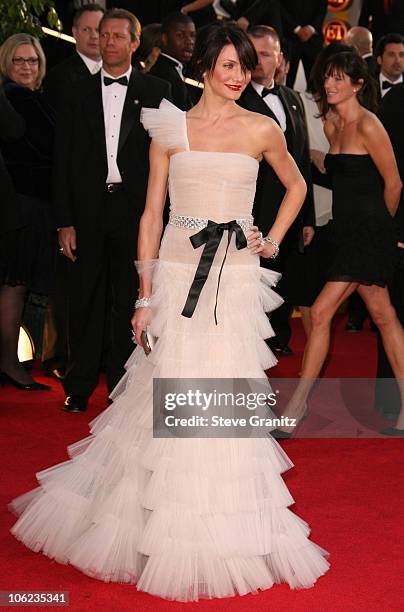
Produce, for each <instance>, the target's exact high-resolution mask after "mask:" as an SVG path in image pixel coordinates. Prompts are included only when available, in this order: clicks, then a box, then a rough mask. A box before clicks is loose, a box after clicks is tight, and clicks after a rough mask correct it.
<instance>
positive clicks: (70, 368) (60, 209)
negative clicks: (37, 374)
mask: <svg viewBox="0 0 404 612" xmlns="http://www.w3.org/2000/svg"><path fill="white" fill-rule="evenodd" d="M68 4H69V3H68ZM106 4H107V6H106ZM119 4H120V5H122V6H124V7H125V8H123V9H121V8H108V7H109V4H108V3H105V2H104V3H103V2H101V4H97V3H88V4H86V3H84V2H76V3H70V4H69V7H70V8H69V11H67V12H66V6H65V7H64V9H62V14H61V16H62V17H65V18H66V21H67V22H68V20H69V19H70V18H71V24H72V33H73V36H74V37H75V39H76V49H75V51H72V53H71V55H70V56H69V57H67V58H66V59H65V60H63V61H62V62H61V63H59V64H57V65H56V66H53V67H52V68H51V69H50V70H49V71H48V72H47V71H46V58H45V55H44V53H43V50H42V47H41V43H40V42H39V41H38V40H37V39H35V38H34V37H32V36H30V35H26V34H15V35H13V36H11V37H10V38H9V39H8V40H6V41H5V42H4V43H3V45H2V46H1V49H0V75H1V80H2V87H1V98H0V103H1V111H2V112H1V115H2V122H3V123H4V128H2V133H1V134H0V138H1V152H2V157H3V159H4V164H3V166H2V176H4V181H5V185H7V187H5V189H6V193H7V195H6V197H5V198H3V205H2V210H1V214H2V218H3V217H4V222H2V226H1V227H2V229H1V231H2V241H1V251H0V271H1V278H0V282H1V288H0V314H1V317H0V318H1V323H0V371H1V372H2V378H3V381H4V382H8V383H9V384H14V385H15V386H17V387H18V388H20V389H25V390H46V387H47V386H46V385H43V384H41V383H39V382H37V381H35V380H33V379H32V377H31V375H30V373H29V372H28V371H27V370H25V369H24V368H23V367H22V366H21V364H19V362H18V359H17V341H18V333H19V327H20V324H21V320H22V315H23V310H24V303H25V301H26V298H27V295H28V294H29V292H36V293H40V294H44V295H47V296H48V308H47V314H46V321H45V330H44V346H43V350H42V355H43V366H44V369H45V371H46V372H47V373H48V374H50V375H53V376H56V377H58V378H59V379H60V380H61V382H62V384H63V387H64V390H65V393H66V401H65V406H64V408H65V410H66V411H70V412H74V411H84V410H85V409H86V407H87V403H88V399H89V398H90V396H91V394H92V392H93V391H94V389H95V387H96V385H97V382H98V375H99V371H100V369H101V368H104V369H105V371H106V373H107V381H108V390H109V391H110V392H111V391H112V390H113V388H114V387H115V385H116V384H117V382H118V381H119V379H120V377H121V376H122V374H123V372H124V370H123V366H124V363H125V361H126V360H127V358H128V356H129V354H130V352H131V350H132V348H133V345H132V342H131V336H130V319H131V315H132V311H133V304H134V301H135V298H136V295H137V290H138V276H137V274H136V272H135V269H134V266H133V261H134V260H135V259H136V243H137V235H138V227H139V220H140V217H141V214H142V211H143V207H144V203H145V197H146V187H147V181H148V172H149V166H148V164H149V162H148V147H149V140H148V137H147V135H146V132H145V131H144V129H143V127H142V126H141V123H140V121H139V118H140V112H141V109H142V108H143V107H158V106H159V104H160V102H161V100H162V99H163V98H166V99H168V100H171V101H172V102H173V103H174V104H175V105H176V106H177V107H178V108H179V109H181V110H182V111H189V110H190V109H191V108H193V106H194V105H195V104H197V103H198V101H199V100H200V97H201V95H202V92H203V84H202V81H203V78H202V79H200V78H198V77H197V71H196V69H195V65H193V62H192V54H193V50H194V45H195V39H196V34H197V32H203V30H202V29H201V28H202V27H203V26H205V25H206V24H211V23H213V22H214V21H216V22H217V23H219V24H223V23H234V22H236V23H237V24H238V26H239V27H240V28H241V29H244V30H246V31H247V33H248V36H249V38H250V39H251V41H252V43H253V45H254V48H255V51H256V53H257V56H258V64H257V65H256V67H255V68H254V69H253V70H252V76H251V82H250V83H249V84H248V85H247V86H246V87H245V89H244V91H243V92H242V94H241V96H240V98H239V100H238V104H240V105H241V106H242V107H243V108H245V109H247V110H250V111H254V112H256V113H259V114H262V115H264V116H267V117H270V118H272V119H273V120H274V121H275V122H276V123H277V124H278V125H279V126H280V128H281V130H282V132H283V134H284V136H285V138H286V142H287V146H288V151H289V153H290V155H291V156H292V157H293V159H294V161H295V163H296V164H297V167H298V168H299V170H300V172H301V174H302V176H303V177H304V180H305V182H306V185H307V194H306V197H305V201H304V203H303V206H302V208H301V210H300V212H299V214H298V216H297V218H296V219H295V221H294V222H293V224H292V225H291V227H290V228H289V230H288V232H287V235H286V237H285V239H284V241H283V243H282V248H281V251H280V255H279V257H277V259H276V260H268V259H262V265H263V266H265V267H269V268H271V269H273V270H276V271H279V272H281V274H282V277H281V281H280V282H279V284H278V291H279V293H280V295H281V296H282V297H283V299H284V303H283V305H282V306H281V307H280V308H278V309H277V310H276V311H275V312H273V313H272V315H271V324H272V327H273V329H274V331H275V336H274V337H273V338H269V339H268V340H267V343H268V346H270V347H271V349H272V350H273V351H274V352H275V353H276V354H277V355H278V356H280V357H283V356H287V355H290V354H291V353H292V350H291V348H290V346H289V344H290V338H291V327H290V324H289V318H290V315H291V312H292V310H293V308H294V307H299V309H300V311H301V315H302V321H303V325H304V329H305V332H306V334H307V337H310V334H311V331H312V321H313V316H312V315H313V312H312V311H311V307H312V305H313V304H314V302H315V300H316V298H317V297H318V296H319V294H320V292H321V289H322V288H323V286H324V284H325V281H326V279H327V274H328V271H329V268H330V265H331V259H332V253H333V251H334V249H335V244H333V243H332V240H333V238H331V237H330V227H334V229H335V223H334V224H332V223H331V220H332V193H333V190H334V195H335V187H334V188H333V185H332V172H331V170H330V169H329V167H328V166H330V165H331V164H330V160H329V162H328V164H326V163H325V160H326V154H327V152H328V150H329V147H330V143H329V139H327V138H326V135H325V134H324V129H323V127H324V120H325V119H326V118H325V116H324V114H323V115H321V96H322V95H323V92H324V82H325V81H324V79H325V74H324V70H325V66H326V65H328V62H329V61H330V58H331V57H332V56H334V55H336V54H339V53H342V54H343V53H349V52H352V51H355V53H356V54H357V55H358V57H362V58H363V60H364V62H365V63H364V65H365V67H366V73H364V74H363V76H362V77H360V80H361V79H362V80H366V87H367V89H368V90H369V91H372V92H373V95H372V96H371V101H370V102H368V99H369V100H370V97H369V96H368V97H367V98H366V101H365V102H363V103H364V104H365V106H367V108H369V109H370V110H372V111H373V112H376V113H378V115H379V117H380V119H381V121H382V122H383V124H384V125H385V128H386V129H387V131H388V133H389V135H390V138H391V142H392V144H393V148H394V152H395V156H396V161H397V164H398V168H399V172H400V175H401V178H402V177H403V173H404V167H403V153H402V135H401V132H400V127H399V126H400V124H401V117H402V97H403V93H402V92H403V88H404V84H403V71H404V38H403V35H402V34H401V33H395V32H388V33H385V30H383V27H385V28H386V27H391V20H390V21H389V20H388V19H385V20H384V21H385V25H384V26H380V27H379V25H380V23H379V21H380V16H379V18H377V16H376V13H375V12H374V8H373V9H372V8H369V4H371V3H366V2H365V3H363V7H362V13H361V17H360V20H359V23H360V24H361V25H358V26H354V27H352V28H351V29H350V30H349V32H348V34H347V37H346V40H345V41H342V42H339V43H331V44H330V45H328V46H324V40H323V36H322V23H323V20H324V17H325V14H326V10H327V3H326V2H325V1H321V0H320V1H313V2H305V3H297V2H282V3H279V2H260V1H259V0H256V1H255V2H241V1H235V2H233V1H230V2H200V1H197V2H191V3H181V2H166V3H148V7H147V9H146V8H143V9H142V11H143V14H141V17H142V20H143V22H144V24H145V25H144V26H143V27H142V25H141V23H140V21H139V20H138V19H137V17H135V16H134V15H133V13H131V12H128V11H127V9H128V8H129V9H130V8H133V7H132V6H131V4H133V3H131V2H120V3H119ZM149 4H150V5H149ZM373 4H377V3H373ZM393 5H394V7H395V3H394V2H393V3H392V7H391V10H392V11H393V10H394V11H395V10H396V8H394V7H393ZM173 9H174V10H173ZM106 10H107V12H105V11H106ZM111 11H112V12H111ZM366 11H367V12H366ZM372 11H373V12H372ZM398 15H400V16H401V13H397V14H396V17H395V19H396V21H395V23H398V24H399V23H400V19H399V17H398ZM366 16H367V17H366ZM369 17H372V19H371V20H370V22H369ZM158 18H159V19H160V21H159V22H157V21H153V20H155V19H158ZM400 18H401V17H400ZM366 19H368V21H366ZM378 19H379V21H378ZM365 23H366V25H368V26H369V24H370V25H371V27H372V30H373V32H374V36H372V31H371V30H370V29H368V28H367V27H365V25H363V24H365ZM386 24H387V25H386ZM388 24H390V25H388ZM373 39H376V40H377V44H376V46H375V49H373ZM300 60H301V61H302V63H303V67H304V72H305V75H306V78H307V90H306V91H305V92H300V93H299V92H297V91H295V90H294V89H293V86H294V82H295V78H296V72H297V66H298V63H299V61H300ZM116 77H119V79H118V84H115V82H114V81H113V80H111V79H115V78H116ZM358 78H359V77H358ZM361 82H362V81H361ZM364 89H365V86H364V85H361V88H360V89H358V96H359V98H360V96H361V95H362V94H363V91H364ZM12 133H14V136H11V134H12ZM365 171H366V176H367V177H368V179H369V180H370V175H371V170H370V169H369V168H367V169H365ZM334 174H335V172H334ZM383 178H384V177H383ZM284 195H285V188H284V185H283V184H282V182H281V181H280V180H279V177H278V176H277V174H276V172H275V171H274V169H273V168H272V167H271V166H270V165H269V164H267V163H266V162H265V161H263V162H262V163H261V164H260V168H259V175H258V181H257V189H256V194H255V199H254V210H253V215H254V219H255V222H256V224H257V225H258V226H259V227H260V229H261V230H262V232H264V233H265V234H266V233H268V231H269V230H270V228H271V227H272V226H273V223H274V221H275V219H276V216H277V213H278V211H279V208H280V206H281V203H282V201H283V198H284ZM169 205H170V203H169V199H168V198H167V203H166V211H165V215H164V219H165V222H167V219H168V209H169ZM401 209H402V207H401V208H399V211H398V213H397V215H396V221H397V228H398V231H399V236H398V255H397V257H396V259H397V262H401V263H396V266H395V269H394V274H393V272H391V271H390V272H389V273H387V270H386V274H385V277H383V283H384V282H386V283H388V285H389V288H390V293H391V295H392V299H393V302H394V305H395V308H396V310H397V313H398V316H399V318H400V320H401V321H402V320H403V316H404V312H403V304H402V302H403V297H402V290H401V287H402V250H401V248H402V245H403V242H404V228H403V221H402V210H401ZM394 212H395V211H394ZM56 230H57V232H56ZM386 265H387V264H386ZM359 280H361V279H359ZM369 282H371V281H369ZM383 283H382V284H383ZM360 293H361V291H358V292H355V293H354V294H353V295H352V296H351V298H350V300H349V321H348V324H347V329H349V330H351V331H357V330H360V329H361V327H362V324H363V321H364V320H365V318H366V317H367V316H369V312H368V310H370V311H371V310H372V307H371V305H370V306H369V304H368V308H366V306H365V304H364V302H363V300H362V299H361V297H360V296H359V294H360ZM345 297H347V296H345ZM314 312H315V311H314ZM372 325H374V321H373V319H372ZM378 375H379V377H380V378H383V379H384V378H390V377H392V370H391V368H390V365H389V360H388V359H387V357H386V354H385V352H384V349H383V342H382V336H381V335H380V334H379V368H378ZM392 393H393V396H394V394H395V398H394V401H393V400H392V395H391V393H388V394H387V395H386V392H385V391H384V393H381V392H380V393H379V394H377V401H376V404H377V408H378V409H379V410H380V411H381V412H383V413H384V414H387V416H388V417H389V418H392V419H393V418H396V416H397V413H398V412H399V409H400V402H399V399H398V395H397V389H396V388H395V387H394V388H393V391H392ZM386 398H388V399H386Z"/></svg>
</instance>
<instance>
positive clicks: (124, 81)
mask: <svg viewBox="0 0 404 612" xmlns="http://www.w3.org/2000/svg"><path fill="white" fill-rule="evenodd" d="M112 83H119V85H124V86H125V87H127V86H128V77H127V76H121V77H119V79H110V78H109V77H107V76H105V77H104V85H106V86H107V87H108V85H112Z"/></svg>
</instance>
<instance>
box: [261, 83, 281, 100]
mask: <svg viewBox="0 0 404 612" xmlns="http://www.w3.org/2000/svg"><path fill="white" fill-rule="evenodd" d="M268 94H273V95H274V96H279V85H274V86H273V87H271V88H270V89H268V88H267V87H264V89H263V90H262V92H261V98H265V96H267V95H268Z"/></svg>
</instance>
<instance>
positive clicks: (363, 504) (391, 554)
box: [0, 319, 404, 612]
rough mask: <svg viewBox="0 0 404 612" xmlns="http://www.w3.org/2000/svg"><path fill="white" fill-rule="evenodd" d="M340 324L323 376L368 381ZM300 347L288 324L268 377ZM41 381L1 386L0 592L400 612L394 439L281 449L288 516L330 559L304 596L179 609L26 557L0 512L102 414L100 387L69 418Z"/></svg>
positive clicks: (370, 350)
mask: <svg viewBox="0 0 404 612" xmlns="http://www.w3.org/2000/svg"><path fill="white" fill-rule="evenodd" d="M343 324H344V321H343V320H342V319H339V320H338V322H337V334H336V337H335V341H334V343H333V354H332V359H331V361H330V364H329V366H328V368H327V372H326V375H327V376H331V377H332V376H349V377H366V376H369V377H370V376H373V374H374V368H375V336H374V334H373V333H372V332H370V331H368V330H366V331H363V332H362V333H360V334H347V333H346V332H344V330H343ZM303 346H304V338H303V333H302V330H301V323H300V320H297V319H295V320H294V337H293V341H292V347H293V349H294V351H295V356H294V357H288V358H283V359H282V360H281V361H280V364H279V365H278V366H277V367H276V368H274V369H273V370H272V371H271V374H273V376H295V375H296V374H297V372H298V370H299V365H300V357H301V351H302V349H303ZM39 379H40V380H42V382H48V381H49V380H50V379H41V378H39ZM51 384H52V387H53V391H52V392H49V393H38V394H35V393H26V392H22V391H17V390H14V389H12V388H11V387H2V388H1V399H0V419H1V429H0V432H1V433H0V443H1V453H2V466H3V469H2V470H1V500H0V512H1V525H2V531H1V541H0V559H1V574H0V590H1V591H5V590H19V591H21V590H25V591H32V590H41V591H48V590H52V591H69V592H70V609H71V610H73V611H75V612H76V611H82V610H98V609H99V608H101V607H104V608H105V609H106V610H107V611H108V612H109V611H117V612H118V611H125V610H131V611H132V610H141V611H147V610H150V611H153V612H155V611H158V610H161V611H164V612H166V611H170V610H173V611H177V610H184V609H186V610H199V611H200V610H214V611H215V612H218V611H225V610H226V611H228V610H231V611H232V612H233V611H234V612H241V611H243V612H244V611H246V612H247V611H248V612H252V611H257V612H258V611H260V612H261V611H262V612H264V611H265V612H267V611H269V610H280V611H288V612H289V611H290V612H294V611H299V612H300V611H302V612H325V611H327V612H334V611H335V612H339V611H341V612H343V611H344V612H345V611H352V612H354V611H355V612H357V611H362V610H363V611H365V610H366V611H368V610H369V611H373V610H378V611H381V612H384V611H389V612H390V611H391V612H393V611H397V612H398V611H399V610H402V608H403V603H402V602H403V599H404V586H403V580H402V577H403V575H404V553H403V541H404V539H403V537H404V521H403V507H404V485H403V472H404V452H403V449H404V442H403V440H380V439H373V440H302V439H300V440H288V441H286V442H284V443H283V446H284V448H285V450H286V452H287V453H288V455H289V456H290V457H291V459H292V460H293V461H294V462H295V463H296V467H295V468H294V469H292V470H290V471H289V472H288V473H286V474H285V475H284V476H285V480H286V483H287V485H288V487H289V488H290V490H291V492H292V495H293V496H294V497H295V499H296V500H297V503H296V504H295V506H293V507H292V509H293V511H295V512H296V513H297V514H299V515H300V516H301V517H303V518H304V519H305V520H307V521H308V522H309V523H310V525H311V526H312V527H313V532H312V535H313V539H314V541H316V542H318V543H319V544H320V545H321V546H323V547H324V548H326V549H327V550H328V551H329V552H330V563H331V569H330V571H329V572H328V573H327V574H326V575H325V576H324V577H322V578H320V580H319V581H318V583H317V584H316V586H315V587H314V588H313V589H308V590H300V591H291V590H290V589H289V588H288V587H287V586H286V585H280V586H275V587H274V588H273V589H270V590H268V591H264V592H263V593H259V594H258V595H248V596H245V597H237V598H231V599H225V600H211V601H202V602H199V603H198V604H194V603H188V604H179V603H175V602H167V601H164V600H161V599H158V598H154V597H152V596H149V595H146V594H143V593H137V592H136V588H135V587H134V586H132V585H120V584H104V583H102V582H99V581H97V580H93V579H91V578H89V577H87V576H84V575H82V574H81V573H80V572H79V571H77V570H75V569H74V568H72V567H69V566H63V565H60V564H58V563H55V562H52V561H50V560H49V559H48V558H47V557H45V556H43V555H42V554H36V553H33V552H31V551H29V550H27V549H26V548H25V547H24V546H23V545H22V544H20V543H19V542H17V540H15V539H14V538H13V537H12V536H11V535H10V534H9V531H8V530H9V528H10V526H11V525H12V524H13V522H14V521H15V517H13V516H12V515H11V514H9V513H8V512H7V510H6V505H7V503H8V502H9V501H10V500H11V499H12V498H13V497H15V496H16V495H19V494H20V493H23V492H25V491H27V490H28V489H31V488H33V487H35V486H36V480H35V476H34V474H35V472H37V471H39V470H41V469H44V468H45V467H48V466H50V465H53V464H56V463H59V462H61V461H65V460H66V459H67V454H66V450H65V449H66V446H67V445H68V444H70V443H72V442H74V441H76V440H78V439H80V438H83V437H86V436H87V435H88V427H87V424H88V422H89V421H90V420H91V419H92V418H94V417H95V416H96V415H97V414H98V413H99V412H100V411H101V410H102V409H103V406H104V403H105V397H106V392H105V387H104V385H102V384H101V385H100V386H99V387H98V389H97V393H96V394H94V396H93V398H92V401H91V405H90V407H89V410H88V411H87V412H86V413H85V414H74V415H70V414H66V413H64V412H63V411H62V410H60V405H61V401H62V397H63V394H62V391H61V388H60V385H59V384H58V383H57V382H56V381H55V382H51ZM6 609H8V608H6ZM10 609H11V608H10ZM51 609H54V607H51Z"/></svg>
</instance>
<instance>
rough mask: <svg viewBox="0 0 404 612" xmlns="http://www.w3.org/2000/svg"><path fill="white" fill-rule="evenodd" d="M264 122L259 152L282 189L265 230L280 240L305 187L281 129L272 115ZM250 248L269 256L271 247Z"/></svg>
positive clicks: (298, 204)
mask: <svg viewBox="0 0 404 612" xmlns="http://www.w3.org/2000/svg"><path fill="white" fill-rule="evenodd" d="M265 124H266V125H265V126H263V128H264V129H263V133H262V135H263V137H264V141H265V143H266V144H265V149H264V151H263V155H264V158H265V160H266V161H267V163H268V164H269V165H270V166H272V168H273V169H274V171H275V173H276V175H277V176H278V178H279V180H280V181H281V183H282V184H283V186H284V187H285V189H286V193H285V196H284V198H283V200H282V202H281V205H280V207H279V211H278V214H277V216H276V219H275V222H274V224H273V226H272V228H271V229H270V231H269V234H268V236H270V237H271V238H272V239H273V240H275V241H276V242H277V243H278V244H280V243H281V242H282V240H283V238H284V236H285V234H286V232H287V231H288V229H289V227H290V226H291V225H292V223H293V221H294V220H295V219H296V217H297V215H298V213H299V211H300V209H301V207H302V205H303V202H304V199H305V197H306V192H307V187H306V183H305V181H304V179H303V177H302V175H301V174H300V172H299V169H298V167H297V165H296V163H295V161H294V159H293V157H292V156H291V155H290V154H289V153H288V150H287V148H286V141H285V137H284V135H283V132H282V130H281V129H280V128H279V126H278V125H277V124H276V123H275V121H273V120H272V119H267V118H265ZM268 205H270V202H269V203H268ZM267 251H268V254H267ZM254 252H256V253H262V256H263V257H265V256H266V257H270V256H271V254H272V253H273V252H274V247H273V246H272V245H267V244H266V245H265V246H260V247H258V248H256V249H255V250H254Z"/></svg>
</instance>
